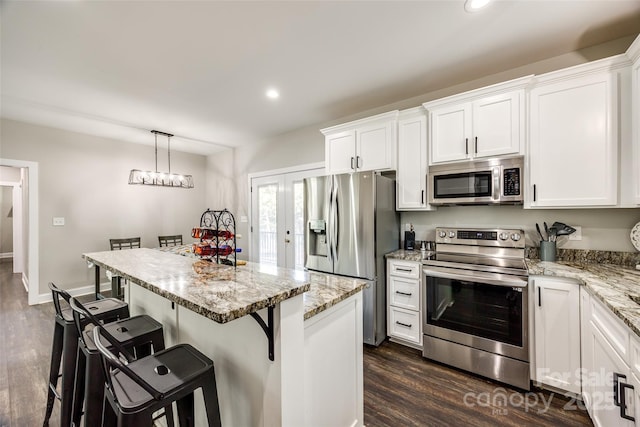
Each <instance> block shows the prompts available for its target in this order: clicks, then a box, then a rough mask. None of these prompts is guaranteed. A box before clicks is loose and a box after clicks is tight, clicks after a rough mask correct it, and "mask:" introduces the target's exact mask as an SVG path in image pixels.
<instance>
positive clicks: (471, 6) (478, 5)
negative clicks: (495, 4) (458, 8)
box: [464, 0, 491, 12]
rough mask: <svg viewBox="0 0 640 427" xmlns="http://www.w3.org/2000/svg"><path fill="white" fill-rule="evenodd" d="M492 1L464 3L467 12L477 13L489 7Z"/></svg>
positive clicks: (475, 0)
mask: <svg viewBox="0 0 640 427" xmlns="http://www.w3.org/2000/svg"><path fill="white" fill-rule="evenodd" d="M490 1H491V0H467V1H465V2H464V10H466V11H467V12H476V11H478V10H480V9H482V8H483V7H485V6H486V5H488V4H489V2H490Z"/></svg>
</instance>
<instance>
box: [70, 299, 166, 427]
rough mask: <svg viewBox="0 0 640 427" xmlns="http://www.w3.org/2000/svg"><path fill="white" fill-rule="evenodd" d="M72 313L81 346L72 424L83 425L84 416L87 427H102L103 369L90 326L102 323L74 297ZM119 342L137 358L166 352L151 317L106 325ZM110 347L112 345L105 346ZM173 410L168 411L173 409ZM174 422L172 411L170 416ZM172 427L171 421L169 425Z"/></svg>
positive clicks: (123, 320)
mask: <svg viewBox="0 0 640 427" xmlns="http://www.w3.org/2000/svg"><path fill="white" fill-rule="evenodd" d="M69 305H70V306H71V309H72V310H73V320H74V322H75V325H76V329H77V331H78V335H79V337H80V342H79V344H78V360H77V364H76V380H75V387H74V393H73V395H74V399H73V423H74V425H75V426H76V427H79V426H80V421H81V419H82V415H83V411H82V409H83V403H84V425H85V426H87V427H91V426H99V425H101V423H102V403H103V400H104V383H105V378H104V369H103V368H102V360H101V357H100V353H99V352H98V350H97V348H96V346H95V343H94V342H93V333H92V332H91V330H85V329H89V327H87V326H89V324H90V325H92V326H93V325H99V324H101V322H100V320H99V319H97V318H96V317H95V316H94V315H93V314H91V312H90V311H89V310H88V309H87V308H86V307H85V306H84V305H82V303H80V301H78V300H77V299H75V298H71V301H70V303H69ZM84 319H88V320H87V323H88V324H87V325H86V326H83V323H84ZM103 327H104V328H105V330H107V331H108V332H109V333H110V334H111V335H112V336H113V337H114V338H115V339H116V340H118V342H119V343H120V344H121V345H122V346H124V347H125V348H126V349H128V350H131V351H133V352H134V353H135V356H136V358H140V357H144V356H147V355H149V354H151V353H152V351H153V352H157V351H160V350H164V336H163V333H162V325H161V324H160V323H158V322H157V321H156V320H155V319H153V318H152V317H151V316H147V315H140V316H134V317H129V318H128V319H121V320H118V321H115V322H112V323H108V324H106V325H103ZM105 345H106V346H108V347H109V343H105ZM170 409H171V408H169V410H170ZM167 419H168V421H172V420H173V412H171V414H170V416H168V417H167ZM168 426H169V427H173V423H172V422H168Z"/></svg>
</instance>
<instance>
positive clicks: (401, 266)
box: [389, 260, 422, 279]
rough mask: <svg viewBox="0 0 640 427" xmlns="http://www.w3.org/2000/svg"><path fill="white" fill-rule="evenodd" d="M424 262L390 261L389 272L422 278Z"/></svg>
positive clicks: (400, 275)
mask: <svg viewBox="0 0 640 427" xmlns="http://www.w3.org/2000/svg"><path fill="white" fill-rule="evenodd" d="M421 267H422V264H421V263H419V262H411V261H395V260H394V261H389V274H390V275H393V276H399V277H409V278H414V279H419V278H420V270H421Z"/></svg>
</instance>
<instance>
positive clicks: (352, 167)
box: [351, 157, 355, 169]
mask: <svg viewBox="0 0 640 427" xmlns="http://www.w3.org/2000/svg"><path fill="white" fill-rule="evenodd" d="M351 169H355V168H354V167H353V157H351Z"/></svg>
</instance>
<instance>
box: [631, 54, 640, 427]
mask: <svg viewBox="0 0 640 427" xmlns="http://www.w3.org/2000/svg"><path fill="white" fill-rule="evenodd" d="M631 78H632V82H631V87H632V101H631V103H632V107H631V114H632V119H631V126H632V130H631V131H632V134H633V136H632V138H633V139H632V146H633V164H634V168H633V169H634V174H635V177H634V184H635V188H634V190H635V191H634V195H635V201H636V203H637V204H640V58H639V59H638V60H636V62H635V63H634V64H633V66H632V67H631ZM639 423H640V422H639Z"/></svg>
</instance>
